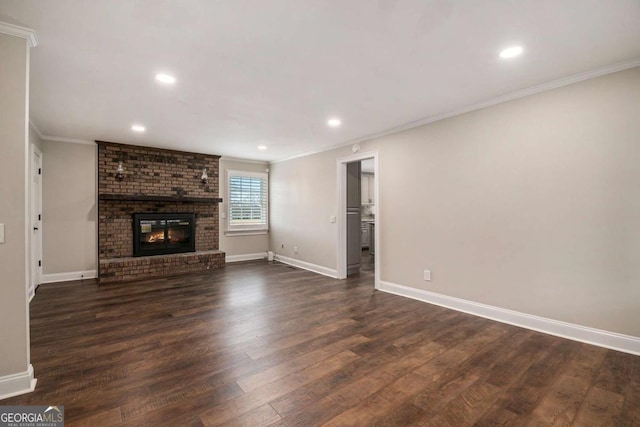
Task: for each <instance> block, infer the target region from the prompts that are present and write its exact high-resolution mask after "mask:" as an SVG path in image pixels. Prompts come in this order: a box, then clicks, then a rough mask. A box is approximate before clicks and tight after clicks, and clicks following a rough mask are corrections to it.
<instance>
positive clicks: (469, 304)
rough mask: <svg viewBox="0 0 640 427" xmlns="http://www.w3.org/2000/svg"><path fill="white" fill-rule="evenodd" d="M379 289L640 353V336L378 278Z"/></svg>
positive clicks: (517, 324) (492, 318)
mask: <svg viewBox="0 0 640 427" xmlns="http://www.w3.org/2000/svg"><path fill="white" fill-rule="evenodd" d="M378 289H379V290H381V291H384V292H388V293H391V294H395V295H400V296H403V297H407V298H412V299H416V300H419V301H423V302H427V303H429V304H435V305H439V306H442V307H446V308H450V309H452V310H457V311H462V312H464V313H469V314H473V315H475V316H480V317H484V318H487V319H491V320H496V321H498V322H502V323H508V324H510V325H515V326H520V327H523V328H526V329H532V330H534V331H538V332H543V333H545V334H549V335H555V336H558V337H562V338H567V339H570V340H574V341H580V342H584V343H587V344H593V345H597V346H599V347H605V348H610V349H612V350H618V351H622V352H625V353H631V354H636V355H640V338H639V337H633V336H630V335H623V334H618V333H615V332H609V331H603V330H601V329H595V328H589V327H587V326H580V325H576V324H574V323H567V322H561V321H559V320H553V319H547V318H545V317H539V316H534V315H531V314H526V313H520V312H518V311H513V310H507V309H504V308H500V307H494V306H491V305H486V304H481V303H477V302H473V301H469V300H465V299H461V298H455V297H450V296H447V295H442V294H437V293H435V292H429V291H425V290H422V289H416V288H411V287H408V286H404V285H398V284H396V283H390V282H384V281H382V280H381V281H380V284H379V288H378Z"/></svg>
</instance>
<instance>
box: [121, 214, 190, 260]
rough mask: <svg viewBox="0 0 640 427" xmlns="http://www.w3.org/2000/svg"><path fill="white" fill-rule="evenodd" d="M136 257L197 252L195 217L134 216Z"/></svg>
mask: <svg viewBox="0 0 640 427" xmlns="http://www.w3.org/2000/svg"><path fill="white" fill-rule="evenodd" d="M133 226H134V233H133V234H134V250H133V252H134V253H133V254H134V256H144V255H162V254H171V253H181V252H194V251H195V235H194V234H195V233H194V229H195V215H194V214H192V213H187V214H156V213H153V214H134V215H133Z"/></svg>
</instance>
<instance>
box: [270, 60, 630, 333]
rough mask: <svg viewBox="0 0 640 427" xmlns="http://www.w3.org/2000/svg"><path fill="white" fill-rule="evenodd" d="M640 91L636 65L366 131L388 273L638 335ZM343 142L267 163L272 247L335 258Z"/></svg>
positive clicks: (451, 292)
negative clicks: (437, 117) (409, 125)
mask: <svg viewBox="0 0 640 427" xmlns="http://www.w3.org/2000/svg"><path fill="white" fill-rule="evenodd" d="M639 99H640V68H634V69H630V70H626V71H622V72H619V73H615V74H610V75H607V76H604V77H600V78H596V79H592V80H588V81H584V82H580V83H576V84H573V85H570V86H565V87H562V88H559V89H555V90H552V91H548V92H545V93H541V94H537V95H532V96H529V97H526V98H521V99H518V100H515V101H511V102H508V103H504V104H500V105H497V106H493V107H489V108H485V109H482V110H478V111H475V112H471V113H467V114H464V115H461V116H458V117H455V118H451V119H448V120H443V121H440V122H436V123H432V124H429V125H425V126H422V127H419V128H415V129H412V130H409V131H405V132H402V133H397V134H394V135H390V136H387V137H383V138H380V139H377V140H374V141H370V142H367V143H364V144H361V147H362V148H361V151H362V152H365V151H368V150H372V149H378V150H379V160H380V169H379V180H380V200H378V201H377V204H378V209H379V216H378V218H377V223H378V227H379V228H380V233H381V234H380V242H379V243H380V248H381V249H380V260H381V262H380V265H379V266H378V268H379V269H380V272H381V280H383V281H386V282H391V283H396V284H401V285H406V286H408V287H410V288H414V289H421V290H428V291H432V292H436V293H439V294H444V295H448V296H453V297H458V298H463V299H466V300H471V301H475V302H480V303H485V304H489V305H492V306H496V307H502V308H506V309H511V310H515V311H518V312H522V313H528V314H533V315H537V316H542V317H545V318H549V319H556V320H560V321H565V322H570V323H575V324H578V325H583V326H587V327H593V328H598V329H603V330H607V331H613V332H618V333H622V334H628V335H632V336H636V337H640V322H639V321H638V310H639V307H640V286H638V283H640V262H638V260H637V255H638V254H639V253H640V198H639V197H637V187H638V182H640V148H639V146H638V135H640V121H639V120H638V108H639V107H640V104H639V101H638V100H639ZM348 154H350V149H349V147H344V148H341V149H337V150H333V151H330V152H324V153H320V154H316V155H312V156H308V157H303V158H299V159H295V160H291V161H285V162H281V163H276V164H272V165H271V188H272V191H271V195H272V199H271V212H272V217H271V218H272V219H271V226H272V231H271V239H270V245H271V247H272V248H274V249H276V250H278V251H281V249H280V247H281V245H282V244H284V245H285V249H284V250H285V251H287V253H286V255H287V256H292V255H291V254H290V250H291V248H292V247H293V245H297V246H298V247H299V255H298V256H299V258H300V259H301V260H303V261H306V262H310V263H312V264H317V265H320V266H324V267H327V268H330V269H335V268H336V239H337V229H336V224H330V223H329V221H328V216H329V215H337V214H338V212H337V211H336V210H337V207H336V206H337V198H336V194H337V190H336V189H337V184H336V173H337V172H336V159H337V158H338V157H341V156H345V155H348ZM427 268H428V269H430V270H431V271H432V275H433V281H432V282H424V281H423V279H422V276H423V270H424V269H427Z"/></svg>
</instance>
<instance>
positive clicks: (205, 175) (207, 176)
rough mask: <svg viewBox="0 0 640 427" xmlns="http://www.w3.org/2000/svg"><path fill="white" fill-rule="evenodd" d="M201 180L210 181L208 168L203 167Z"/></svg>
mask: <svg viewBox="0 0 640 427" xmlns="http://www.w3.org/2000/svg"><path fill="white" fill-rule="evenodd" d="M200 181H201V182H202V183H203V184H207V183H208V182H209V175H207V168H202V176H201V177H200Z"/></svg>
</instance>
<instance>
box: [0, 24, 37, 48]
mask: <svg viewBox="0 0 640 427" xmlns="http://www.w3.org/2000/svg"><path fill="white" fill-rule="evenodd" d="M0 33H4V34H9V35H10V36H15V37H20V38H22V39H26V40H27V44H28V45H29V47H36V46H38V36H37V35H36V32H35V31H34V30H32V29H31V28H27V27H23V26H21V25H15V24H9V23H8V22H1V21H0Z"/></svg>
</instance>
